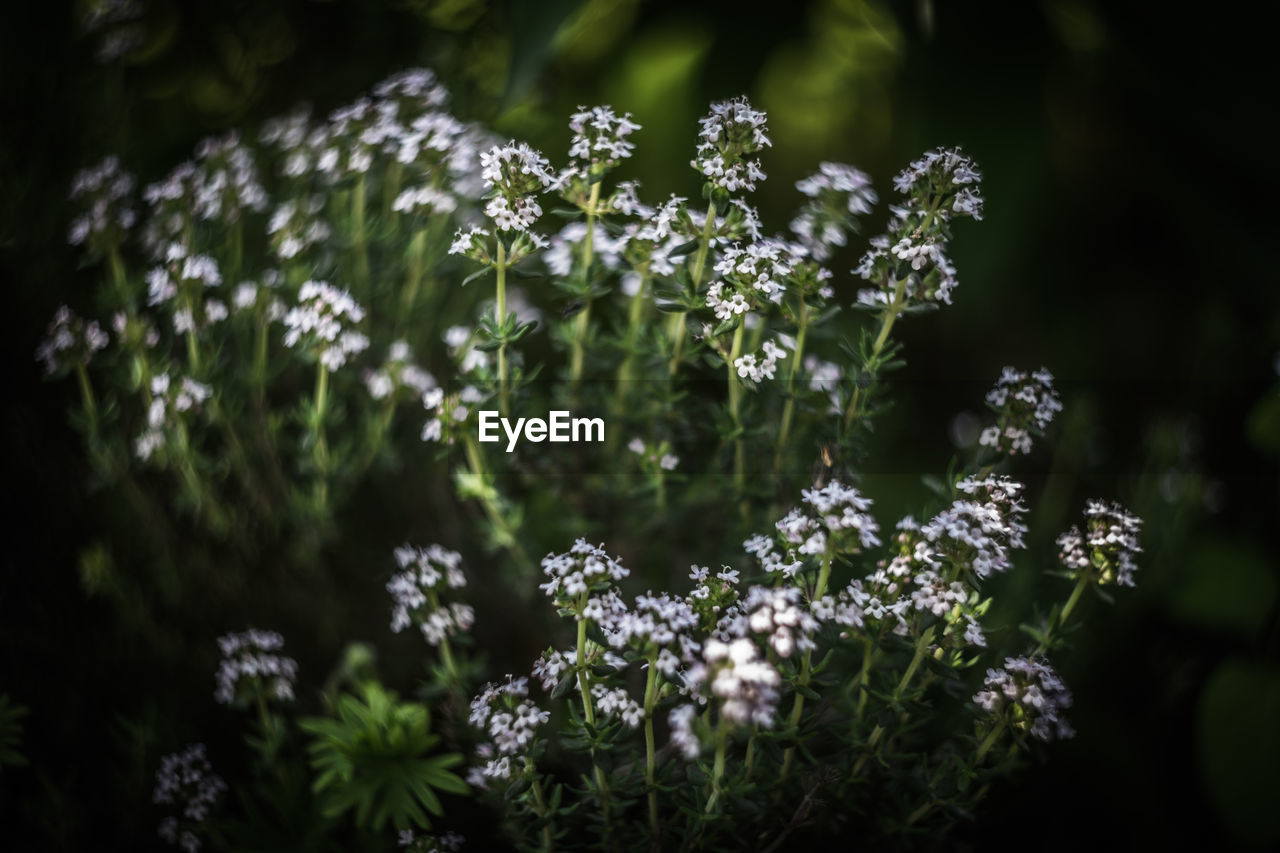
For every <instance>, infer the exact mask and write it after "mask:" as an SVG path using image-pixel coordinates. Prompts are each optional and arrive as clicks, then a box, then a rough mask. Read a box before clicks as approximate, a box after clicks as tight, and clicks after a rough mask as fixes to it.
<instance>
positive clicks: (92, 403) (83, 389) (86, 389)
mask: <svg viewBox="0 0 1280 853" xmlns="http://www.w3.org/2000/svg"><path fill="white" fill-rule="evenodd" d="M76 381H77V382H78V384H79V385H80V400H81V402H82V403H83V404H84V413H85V416H86V417H87V418H88V419H89V435H90V436H91V437H92V436H96V435H97V434H98V403H97V401H96V400H95V399H94V396H93V386H92V385H91V384H90V383H89V371H88V370H86V369H85V366H84V363H83V362H76Z"/></svg>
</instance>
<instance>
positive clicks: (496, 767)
mask: <svg viewBox="0 0 1280 853" xmlns="http://www.w3.org/2000/svg"><path fill="white" fill-rule="evenodd" d="M528 696H529V679H527V678H513V677H511V676H510V675H508V676H507V680H506V681H505V682H503V683H501V684H499V683H497V682H490V683H489V684H486V685H485V686H484V687H483V688H482V689H481V691H480V693H479V694H478V695H477V696H476V697H475V698H474V699H472V700H471V716H470V718H469V719H470V721H471V725H473V726H475V727H477V728H479V729H481V730H483V731H484V732H485V733H486V734H487V735H488V737H489V740H488V741H486V742H484V743H481V744H480V745H479V746H478V747H477V748H476V755H477V757H479V758H480V759H481V760H483V761H484V762H485V763H484V765H483V766H481V767H476V768H473V772H472V773H471V774H469V775H468V778H467V781H468V782H470V783H471V784H472V785H473V786H475V787H479V788H483V787H485V786H486V780H488V779H504V780H505V779H510V778H512V776H513V775H514V774H515V769H513V768H512V763H511V759H512V757H514V756H518V755H520V754H523V753H527V752H529V751H531V749H532V746H533V741H534V736H535V732H536V731H537V729H538V727H539V726H541V725H542V724H543V723H545V722H546V721H547V720H548V719H550V717H551V714H550V712H548V711H545V710H543V709H541V708H539V707H538V706H537V705H535V704H534V703H533V701H532V700H530V699H529V698H528Z"/></svg>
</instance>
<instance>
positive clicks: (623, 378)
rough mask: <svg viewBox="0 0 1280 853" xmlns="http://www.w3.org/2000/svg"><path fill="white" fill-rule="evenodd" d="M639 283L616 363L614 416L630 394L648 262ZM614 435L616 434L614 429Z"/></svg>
mask: <svg viewBox="0 0 1280 853" xmlns="http://www.w3.org/2000/svg"><path fill="white" fill-rule="evenodd" d="M639 273H640V284H639V285H638V286H637V287H636V292H635V295H633V296H632V297H631V305H630V308H629V310H628V311H627V337H626V342H625V344H624V345H623V351H624V352H625V353H626V355H624V356H623V359H622V364H620V365H618V381H617V385H618V388H617V391H616V392H615V394H614V399H613V412H614V416H615V417H616V416H618V415H621V414H622V412H623V411H624V410H625V409H626V405H627V398H628V397H629V396H630V394H631V381H632V375H631V373H632V367H633V365H634V363H635V357H636V336H637V335H638V334H639V333H640V320H641V318H642V317H643V316H644V306H645V301H644V298H645V293H646V291H647V290H648V288H649V264H648V263H647V262H646V263H644V264H642V265H641V266H640V268H639ZM613 434H614V435H617V434H618V431H617V430H615V431H614V433H613Z"/></svg>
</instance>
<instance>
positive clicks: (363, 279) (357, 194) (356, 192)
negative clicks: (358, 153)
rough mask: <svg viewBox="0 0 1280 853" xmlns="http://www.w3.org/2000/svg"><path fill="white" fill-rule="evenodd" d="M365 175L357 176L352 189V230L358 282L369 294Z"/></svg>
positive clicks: (362, 290)
mask: <svg viewBox="0 0 1280 853" xmlns="http://www.w3.org/2000/svg"><path fill="white" fill-rule="evenodd" d="M364 208H365V177H364V175H361V176H360V177H358V178H356V183H355V187H354V188H353V189H352V191H351V231H352V244H353V246H354V248H355V250H356V283H357V284H358V285H359V286H360V292H361V293H363V294H365V296H366V297H367V296H368V291H367V285H368V284H369V245H368V242H367V241H366V236H365V224H364V214H365V210H364Z"/></svg>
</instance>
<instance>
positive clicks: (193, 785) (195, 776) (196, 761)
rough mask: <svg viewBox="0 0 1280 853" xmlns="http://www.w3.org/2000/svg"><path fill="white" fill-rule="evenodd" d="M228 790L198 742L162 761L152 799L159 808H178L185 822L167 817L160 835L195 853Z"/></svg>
mask: <svg viewBox="0 0 1280 853" xmlns="http://www.w3.org/2000/svg"><path fill="white" fill-rule="evenodd" d="M226 791H227V783H226V782H224V781H222V777H220V776H218V775H217V774H216V773H214V772H213V765H211V764H210V763H209V759H208V758H206V757H205V749H204V744H202V743H195V744H192V745H190V746H188V747H187V748H186V749H184V750H183V751H182V752H175V753H172V754H170V755H166V756H165V757H164V758H162V759H160V769H159V770H157V771H156V787H155V792H154V793H153V794H152V795H151V800H152V802H154V803H156V804H157V805H166V806H177V807H178V809H179V811H180V813H181V819H179V817H177V816H172V815H171V816H169V817H166V818H165V819H164V820H162V821H161V822H160V827H159V830H158V834H159V835H160V837H161V838H162V839H164V840H165V841H167V842H169V843H170V844H175V845H177V846H178V847H181V848H182V849H183V850H184V851H186V853H195V851H197V850H199V849H200V838H199V836H198V835H197V834H196V830H197V829H198V828H199V825H200V824H202V823H203V822H204V821H205V819H206V818H207V817H208V816H209V813H210V812H211V811H212V810H213V807H214V806H215V805H216V804H217V802H218V799H219V798H220V797H221V796H222V795H223V794H224V793H226Z"/></svg>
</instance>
